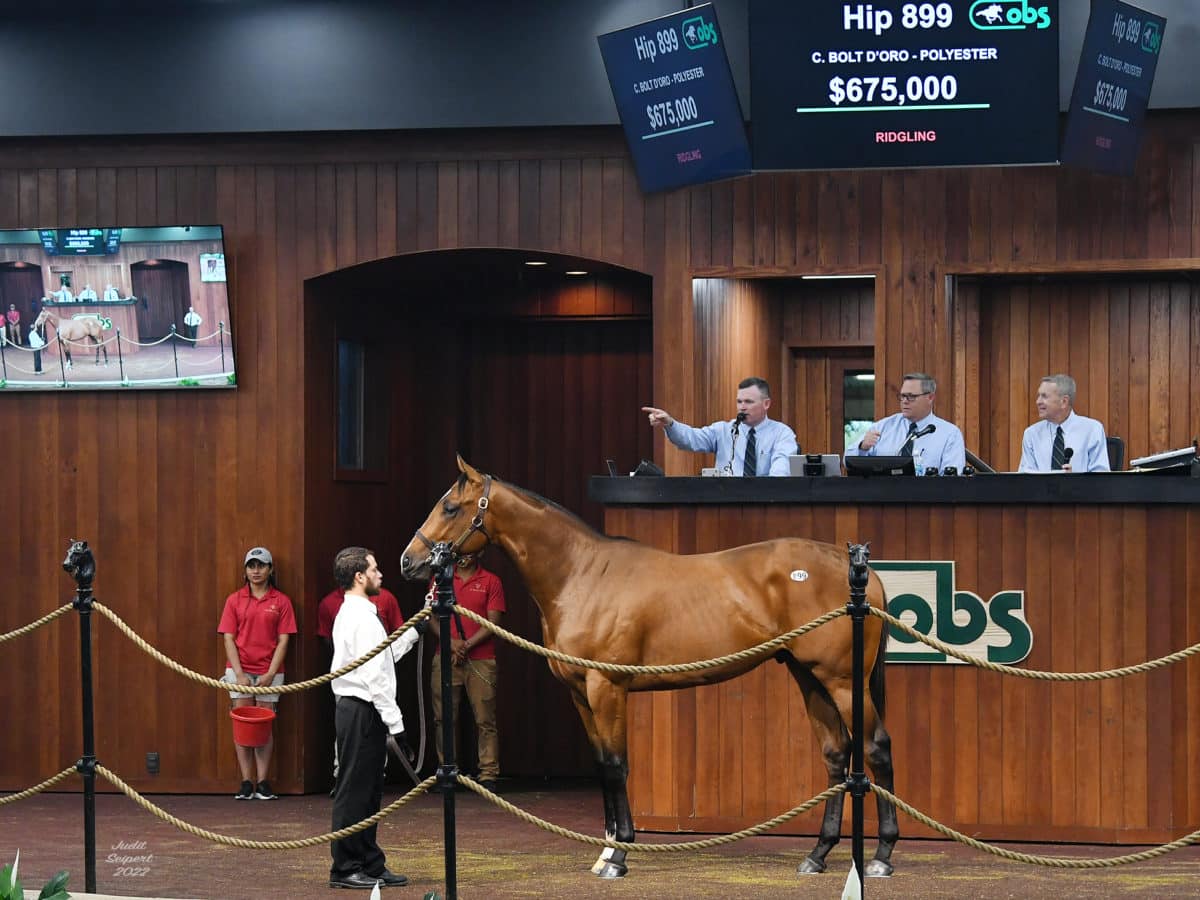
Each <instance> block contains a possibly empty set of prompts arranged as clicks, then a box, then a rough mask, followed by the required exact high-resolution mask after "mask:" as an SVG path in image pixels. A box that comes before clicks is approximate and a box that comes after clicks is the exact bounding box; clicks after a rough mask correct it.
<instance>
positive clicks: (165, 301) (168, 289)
mask: <svg viewBox="0 0 1200 900" xmlns="http://www.w3.org/2000/svg"><path fill="white" fill-rule="evenodd" d="M129 271H130V274H131V275H132V278H133V295H134V296H135V297H137V298H138V303H137V306H136V307H134V308H135V309H136V310H137V324H138V340H140V341H143V342H146V341H157V340H159V339H160V338H164V337H166V336H167V335H168V334H170V333H171V326H172V325H174V326H175V328H176V330H178V331H179V333H180V334H182V333H183V317H184V315H185V314H186V313H187V309H188V304H189V303H190V302H191V299H190V297H191V286H190V283H189V280H188V267H187V263H183V262H178V261H176V260H173V259H147V260H143V261H142V262H137V263H133V264H132V265H131V266H130V267H129Z"/></svg>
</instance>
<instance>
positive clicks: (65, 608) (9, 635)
mask: <svg viewBox="0 0 1200 900" xmlns="http://www.w3.org/2000/svg"><path fill="white" fill-rule="evenodd" d="M71 607H72V604H70V603H64V604H63V605H62V606H60V607H59V608H58V609H56V610H55V611H54V612H52V613H47V614H46V615H44V616H42V617H41V618H40V619H38V620H37V621H36V622H30V623H29V624H28V625H23V626H21V627H20V628H18V629H16V630H14V631H7V632H5V633H4V634H0V644H3V643H4V642H5V641H10V640H12V639H13V638H17V637H20V636H21V635H23V634H29V632H31V631H35V630H36V629H38V628H41V627H42V626H43V625H45V624H47V623H49V622H53V621H54V620H55V619H57V618H58V617H59V616H61V615H64V614H65V613H68V612H70V611H71Z"/></svg>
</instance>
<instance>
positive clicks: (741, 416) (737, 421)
mask: <svg viewBox="0 0 1200 900" xmlns="http://www.w3.org/2000/svg"><path fill="white" fill-rule="evenodd" d="M745 421H746V414H745V413H744V412H740V413H738V414H737V415H736V416H735V417H734V419H733V434H734V436H735V437H736V436H737V433H738V426H739V425H741V424H742V423H743V422H745Z"/></svg>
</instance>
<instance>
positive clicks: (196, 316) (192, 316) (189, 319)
mask: <svg viewBox="0 0 1200 900" xmlns="http://www.w3.org/2000/svg"><path fill="white" fill-rule="evenodd" d="M203 321H204V320H203V319H202V318H200V313H198V312H196V311H195V310H190V311H189V312H188V314H187V315H185V316H184V317H183V324H184V325H199V324H200V323H201V322H203Z"/></svg>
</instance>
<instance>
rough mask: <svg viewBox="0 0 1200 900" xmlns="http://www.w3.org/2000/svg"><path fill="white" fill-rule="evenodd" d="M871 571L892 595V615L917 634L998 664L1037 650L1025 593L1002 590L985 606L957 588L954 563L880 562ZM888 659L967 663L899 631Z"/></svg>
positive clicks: (889, 599)
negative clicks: (1026, 612)
mask: <svg viewBox="0 0 1200 900" xmlns="http://www.w3.org/2000/svg"><path fill="white" fill-rule="evenodd" d="M871 568H872V569H874V570H875V572H876V573H877V574H878V575H879V580H880V581H882V582H883V587H884V590H885V591H887V595H888V612H890V613H891V614H892V615H893V616H895V617H896V618H897V619H899V620H900V621H902V622H904V623H905V624H906V625H908V626H909V627H910V628H912V629H913V630H915V631H919V632H921V634H925V635H928V636H929V637H931V638H937V639H938V640H939V641H941V642H942V643H944V644H949V645H950V646H952V647H954V648H955V649H957V650H961V651H962V652H963V653H965V654H966V655H967V656H972V657H974V658H976V659H982V660H987V661H988V662H994V663H1004V664H1012V663H1017V662H1020V661H1021V660H1023V659H1025V657H1027V656H1029V651H1030V650H1031V649H1033V632H1032V631H1030V629H1029V623H1028V622H1026V621H1025V592H1024V591H1001V592H1000V593H998V594H995V595H993V597H992V599H991V600H990V601H988V602H987V603H984V602H983V599H982V598H980V597H979V595H977V594H973V593H971V592H970V591H958V590H955V589H954V563H953V562H912V561H907V560H899V561H897V560H879V561H875V562H872V563H871ZM887 661H888V662H890V663H960V664H963V665H965V663H962V661H961V660H958V659H955V658H954V657H953V656H947V655H946V654H945V653H942V652H940V651H938V650H934V649H933V648H932V647H930V646H928V645H927V644H923V643H921V642H920V641H918V640H917V639H916V638H913V637H909V636H908V635H907V634H904V633H903V632H900V631H897V630H896V629H895V628H893V629H892V631H891V638H890V640H889V641H888V651H887Z"/></svg>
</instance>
